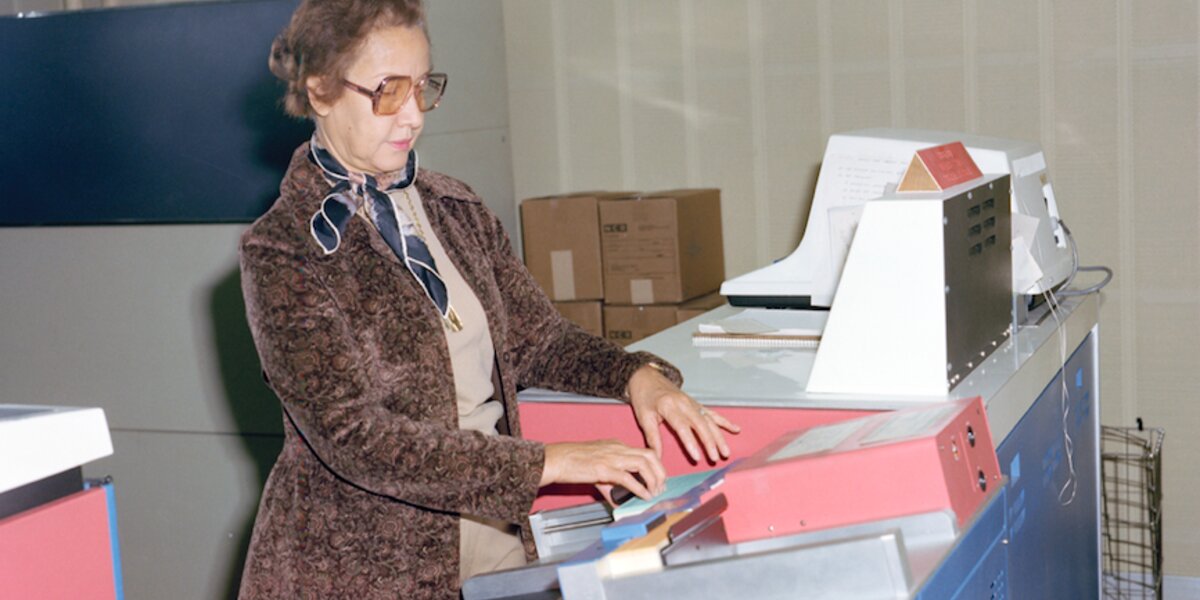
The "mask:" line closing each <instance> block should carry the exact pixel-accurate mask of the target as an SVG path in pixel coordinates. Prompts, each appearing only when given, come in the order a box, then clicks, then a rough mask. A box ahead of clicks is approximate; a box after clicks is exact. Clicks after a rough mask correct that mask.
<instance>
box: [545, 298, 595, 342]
mask: <svg viewBox="0 0 1200 600" xmlns="http://www.w3.org/2000/svg"><path fill="white" fill-rule="evenodd" d="M554 308H557V309H558V312H559V313H560V314H561V315H562V316H564V317H566V318H567V320H569V321H571V322H572V323H575V324H576V325H578V326H580V327H582V328H583V330H584V331H586V332H588V333H590V334H592V335H594V336H596V337H604V310H603V307H602V306H601V304H600V302H599V301H598V300H593V301H584V302H555V303H554Z"/></svg>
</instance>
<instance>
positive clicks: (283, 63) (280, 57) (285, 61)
mask: <svg viewBox="0 0 1200 600" xmlns="http://www.w3.org/2000/svg"><path fill="white" fill-rule="evenodd" d="M267 64H268V66H269V67H270V69H271V73H272V74H274V75H275V76H276V77H278V78H279V79H282V80H283V81H295V80H296V78H297V77H299V76H300V61H299V60H298V59H297V58H296V55H295V53H293V52H292V47H291V44H289V43H288V39H287V31H284V32H283V33H280V34H279V35H277V36H275V41H274V42H271V58H270V59H269V60H268V61H267Z"/></svg>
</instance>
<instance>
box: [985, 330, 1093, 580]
mask: <svg viewBox="0 0 1200 600" xmlns="http://www.w3.org/2000/svg"><path fill="white" fill-rule="evenodd" d="M1096 364H1097V352H1096V335H1095V333H1092V334H1089V335H1088V336H1087V338H1086V339H1084V341H1083V343H1082V344H1080V345H1079V347H1078V348H1076V349H1075V351H1074V353H1073V354H1072V355H1071V357H1070V359H1069V360H1068V361H1067V363H1066V368H1065V369H1064V370H1063V371H1060V372H1059V373H1058V375H1057V376H1056V377H1055V378H1054V380H1053V381H1051V382H1050V384H1049V385H1048V386H1046V389H1045V390H1044V391H1043V392H1042V394H1041V395H1040V396H1039V397H1038V399H1037V402H1035V403H1034V405H1033V407H1032V408H1030V409H1029V411H1028V412H1027V413H1025V416H1024V418H1022V419H1021V421H1020V422H1019V423H1018V424H1017V426H1016V428H1014V429H1013V431H1012V432H1011V433H1010V434H1009V435H1008V437H1006V438H1005V439H1004V441H1003V442H1001V443H1000V446H999V447H998V448H997V449H996V455H997V458H999V460H1000V467H1001V469H1002V470H1003V471H1004V472H1005V474H1006V475H1008V490H1007V495H1008V540H1009V544H1008V545H1009V553H1008V555H1009V556H1008V563H1009V570H1010V571H1011V573H1012V574H1013V576H1012V578H1011V582H1010V583H1011V587H1012V596H1013V597H1014V598H1099V597H1100V575H1099V570H1100V523H1099V520H1098V518H1097V515H1098V514H1099V497H1100V487H1099V485H1100V477H1099V468H1100V467H1099V464H1098V463H1097V461H1096V456H1097V452H1098V447H1097V444H1098V443H1099V428H1100V424H1099V412H1100V411H1099V407H1098V405H1097V401H1098V397H1097V396H1098V394H1097V389H1098V388H1097V370H1096ZM1064 376H1065V378H1066V385H1065V386H1064V385H1063V383H1064V381H1063V379H1064ZM1064 390H1065V400H1064ZM1068 450H1069V451H1070V454H1069V455H1068Z"/></svg>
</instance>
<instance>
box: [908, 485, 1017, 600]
mask: <svg viewBox="0 0 1200 600" xmlns="http://www.w3.org/2000/svg"><path fill="white" fill-rule="evenodd" d="M1005 494H1006V490H1001V491H1000V493H999V494H998V495H997V496H995V497H994V498H992V500H991V501H990V502H989V503H988V504H987V506H985V507H984V508H983V511H982V512H981V513H980V515H979V518H978V519H976V520H975V522H974V523H973V524H972V525H971V528H970V529H969V530H968V531H967V533H966V535H965V536H963V539H962V540H960V541H959V543H958V545H957V546H955V547H954V549H953V550H951V552H950V554H949V555H948V556H947V557H946V559H945V561H943V562H942V564H941V565H940V566H938V568H937V570H936V571H935V572H934V573H933V575H932V576H930V578H929V579H928V580H927V581H926V582H925V584H924V585H922V586H921V591H920V593H919V594H918V595H917V598H918V599H921V600H946V599H950V598H963V599H964V600H965V599H967V598H970V599H977V598H992V599H995V600H1000V599H1002V598H1007V585H1008V579H1007V571H1006V567H1007V566H1008V548H1007V546H1005V545H1004V543H1003V542H1002V540H1003V539H1004V535H1005V533H1006V530H1007V527H1006V524H1005V516H1006V515H1007V509H1006V506H1007V502H1006V501H1005Z"/></svg>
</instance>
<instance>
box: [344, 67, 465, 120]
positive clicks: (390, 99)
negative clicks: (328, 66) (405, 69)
mask: <svg viewBox="0 0 1200 600" xmlns="http://www.w3.org/2000/svg"><path fill="white" fill-rule="evenodd" d="M446 79H447V77H446V74H445V73H430V74H428V75H425V76H424V77H422V78H420V79H418V80H417V82H416V83H413V79H412V77H409V76H408V75H392V76H391V77H384V78H383V81H380V82H379V87H376V88H375V89H374V90H369V89H367V88H365V87H362V86H361V85H357V84H354V83H350V82H349V81H347V80H345V79H343V80H342V83H343V84H345V85H346V87H348V88H350V89H351V90H354V91H356V92H358V93H360V94H362V95H364V96H366V97H368V98H370V99H371V112H373V113H375V114H376V115H378V116H381V117H387V116H391V115H394V114H396V113H398V112H400V108H401V107H403V106H404V103H405V102H408V95H409V94H410V93H412V91H413V90H414V89H415V90H416V91H417V93H416V96H417V108H419V109H421V112H429V111H431V110H433V109H435V108H437V105H438V102H441V100H442V94H444V93H446Z"/></svg>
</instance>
